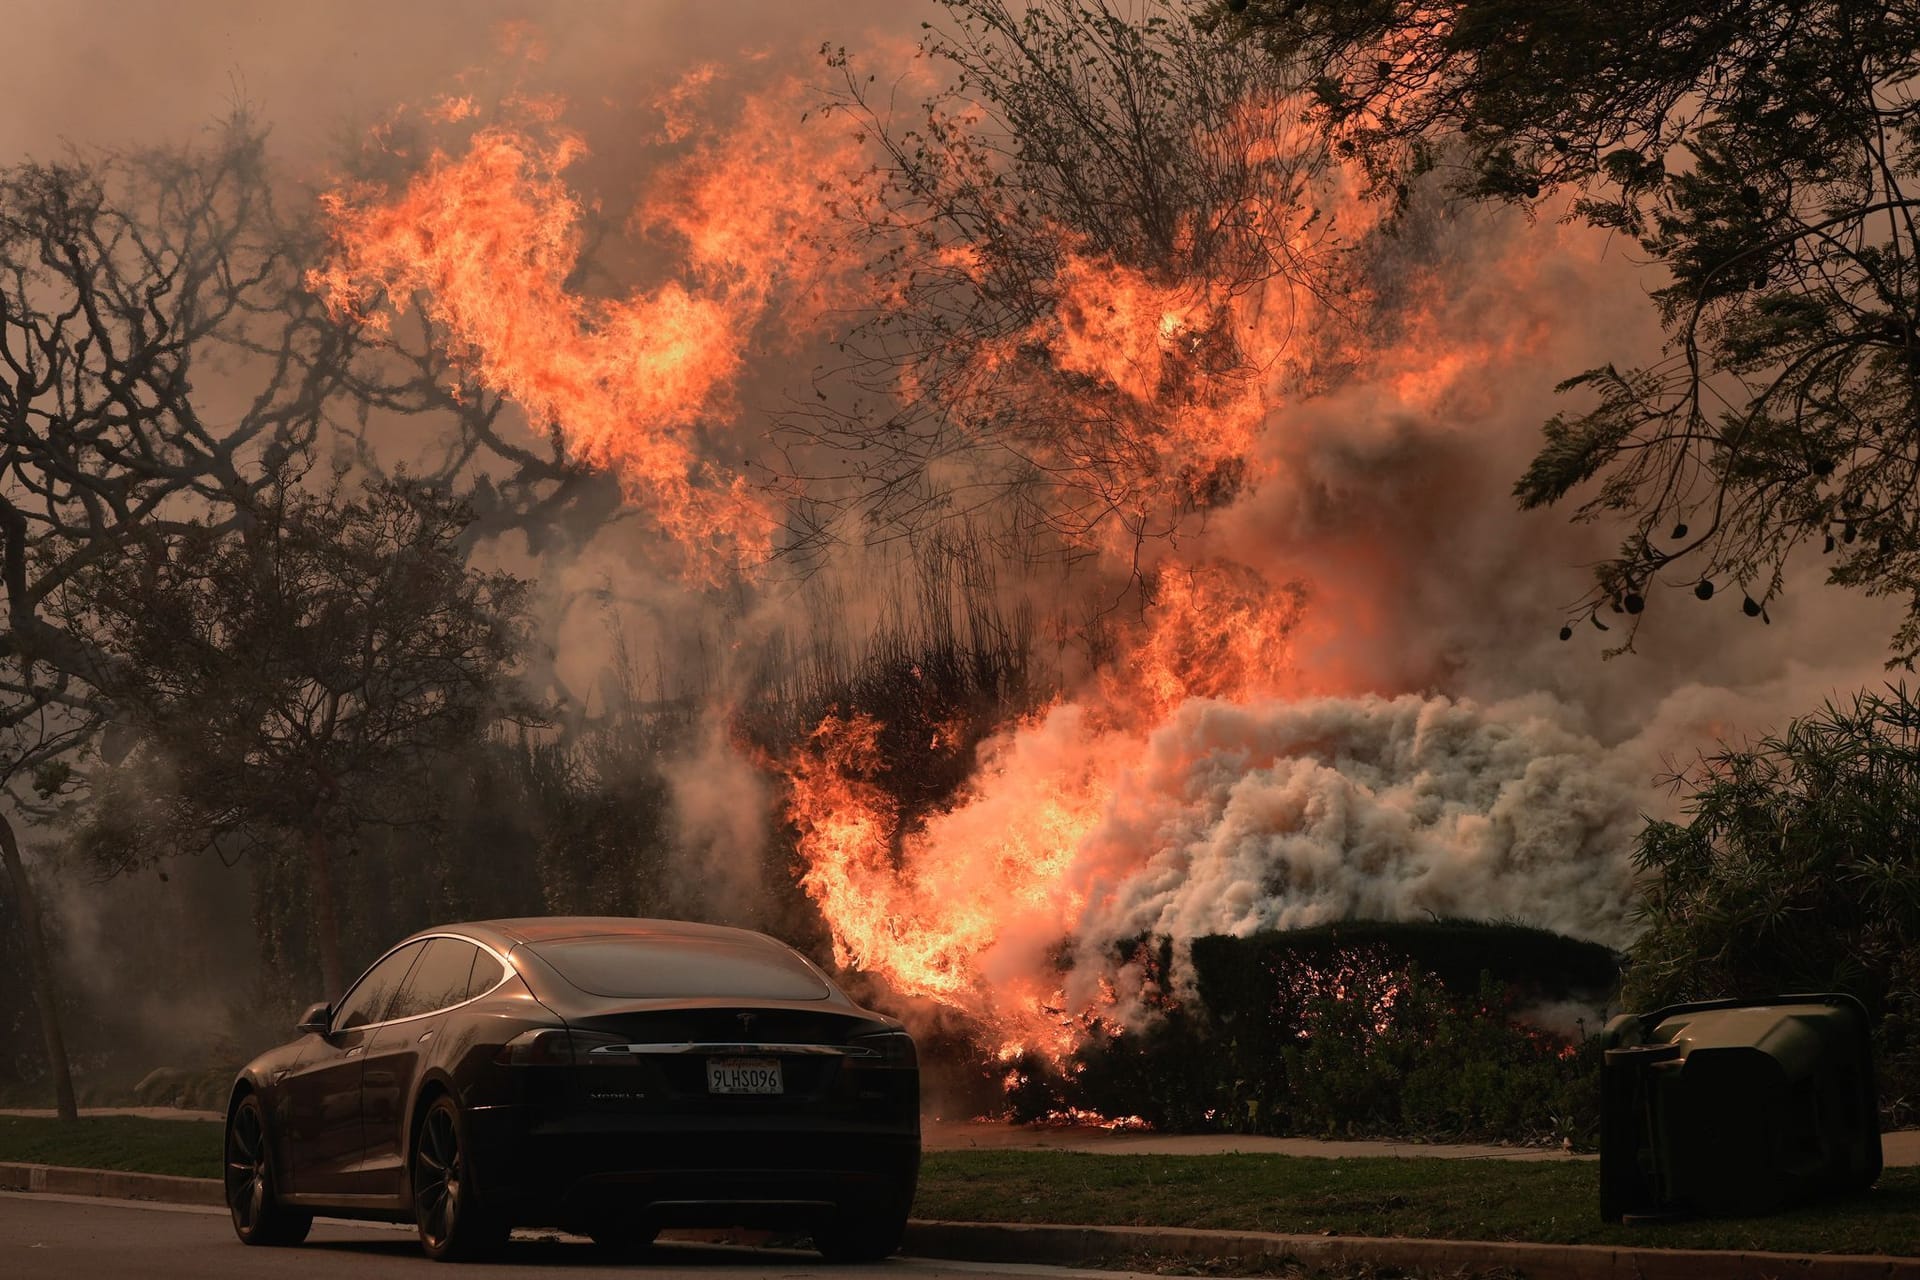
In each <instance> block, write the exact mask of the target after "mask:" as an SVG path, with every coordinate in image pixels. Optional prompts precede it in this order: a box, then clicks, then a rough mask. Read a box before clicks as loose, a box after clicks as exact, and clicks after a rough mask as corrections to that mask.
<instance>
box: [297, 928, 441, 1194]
mask: <svg viewBox="0 0 1920 1280" xmlns="http://www.w3.org/2000/svg"><path fill="white" fill-rule="evenodd" d="M426 945H427V944H426V943H425V942H411V943H408V944H407V945H406V946H404V947H399V948H397V949H395V950H393V951H390V952H388V953H387V954H386V955H385V956H382V957H381V958H380V959H379V960H378V961H376V962H375V963H374V964H373V966H372V967H371V968H369V969H368V970H367V971H366V973H364V974H362V975H361V977H360V980H359V981H358V982H356V983H354V984H353V986H352V987H351V988H349V989H348V991H347V994H346V995H344V996H342V997H341V999H340V1003H339V1004H338V1005H336V1006H335V1007H334V1010H333V1013H332V1015H331V1016H330V1017H329V1018H328V1023H327V1032H326V1034H325V1035H322V1036H317V1037H315V1038H316V1040H317V1041H318V1043H316V1044H315V1045H314V1046H313V1048H312V1050H311V1051H310V1052H308V1053H305V1054H303V1055H301V1058H300V1061H299V1062H298V1063H297V1064H296V1065H295V1066H294V1068H293V1070H291V1071H290V1072H288V1074H287V1077H286V1078H285V1079H284V1080H282V1081H281V1082H280V1089H281V1091H282V1097H283V1098H284V1099H285V1100H286V1116H287V1119H286V1124H287V1153H288V1157H289V1161H290V1163H291V1165H292V1184H293V1185H292V1188H291V1189H292V1190H293V1191H294V1192H296V1193H298V1194H301V1195H323V1196H324V1195H341V1194H352V1193H354V1192H357V1191H359V1190H360V1189H361V1188H360V1187H359V1186H357V1185H356V1181H357V1180H356V1179H355V1177H354V1176H353V1173H352V1172H351V1171H352V1169H353V1167H354V1166H356V1165H357V1164H358V1163H359V1162H360V1160H361V1153H362V1150H363V1149H364V1147H365V1145H366V1140H365V1135H364V1133H363V1132H362V1127H361V1118H360V1105H361V1104H360V1077H361V1074H362V1067H363V1066H364V1059H365V1056H366V1052H367V1045H368V1042H369V1041H370V1040H371V1039H372V1037H373V1034H374V1029H375V1024H376V1023H378V1022H380V1021H382V1020H383V1019H384V1018H385V1017H386V1012H387V1006H388V1005H389V1004H391V1003H392V1001H393V997H394V995H395V994H396V993H397V992H398V991H399V989H400V986H401V984H402V983H403V982H404V981H405V980H406V976H407V971H408V970H409V969H411V968H412V967H413V963H414V961H416V960H418V959H419V958H420V953H421V952H423V951H425V950H426Z"/></svg>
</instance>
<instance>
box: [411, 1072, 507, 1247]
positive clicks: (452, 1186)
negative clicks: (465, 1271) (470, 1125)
mask: <svg viewBox="0 0 1920 1280" xmlns="http://www.w3.org/2000/svg"><path fill="white" fill-rule="evenodd" d="M478 1191H479V1189H478V1187H477V1186H476V1185H475V1184H474V1181H473V1155H472V1151H471V1149H470V1147H469V1144H468V1142H467V1125H466V1121H465V1120H464V1119H463V1118H462V1117H461V1115H460V1108H459V1106H458V1105H457V1104H456V1103H455V1102H454V1100H453V1099H452V1098H450V1097H447V1096H445V1095H442V1096H440V1097H438V1098H435V1099H434V1100H433V1104H432V1105H431V1106H429V1107H428V1108H427V1114H426V1115H425V1116H423V1117H421V1120H420V1136H419V1138H418V1139H417V1140H416V1141H415V1142H414V1144H413V1220H414V1224H415V1225H416V1226H417V1227H418V1228H419V1229H420V1247H421V1248H422V1249H424V1250H426V1253H427V1256H428V1257H429V1258H432V1259H434V1260H435V1261H437V1262H455V1261H464V1260H466V1259H469V1258H481V1257H485V1256H487V1255H488V1254H490V1253H492V1252H494V1251H495V1250H496V1249H498V1248H499V1246H500V1245H501V1244H502V1243H504V1242H505V1241H506V1238H507V1230H508V1227H507V1224H506V1223H505V1222H502V1221H501V1220H500V1219H498V1218H497V1217H495V1216H493V1215H492V1214H489V1213H488V1212H487V1209H486V1206H485V1205H484V1204H482V1203H481V1200H480V1196H479V1194H478Z"/></svg>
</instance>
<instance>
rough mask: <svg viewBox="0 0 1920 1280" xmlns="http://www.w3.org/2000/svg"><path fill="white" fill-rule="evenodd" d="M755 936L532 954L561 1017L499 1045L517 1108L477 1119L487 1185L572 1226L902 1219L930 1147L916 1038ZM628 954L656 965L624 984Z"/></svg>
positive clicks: (530, 1217) (520, 1217) (531, 1212)
mask: <svg viewBox="0 0 1920 1280" xmlns="http://www.w3.org/2000/svg"><path fill="white" fill-rule="evenodd" d="M747 936H748V937H757V935H747ZM573 941H574V942H575V943H576V944H577V943H578V942H579V940H573ZM761 942H764V944H765V946H766V947H769V948H771V947H775V946H777V944H772V943H770V942H766V941H765V940H761ZM760 945H761V944H760V943H755V944H752V945H751V946H749V945H746V944H742V945H740V946H729V945H721V946H714V945H704V946H694V947H692V948H691V950H689V949H688V948H686V947H685V946H684V945H677V944H661V945H656V946H648V945H627V946H625V947H621V946H618V945H612V944H609V945H603V946H598V947H593V948H590V950H591V951H593V952H594V953H595V954H593V955H592V956H590V957H587V958H590V959H591V960H592V961H593V963H591V964H588V963H583V955H584V952H585V950H589V949H587V948H583V947H582V946H580V945H574V946H572V947H571V949H569V948H567V947H562V946H559V945H557V944H556V945H555V946H553V947H551V948H549V947H544V946H538V945H536V946H533V947H530V948H526V949H523V950H522V951H517V952H516V953H515V963H516V965H518V966H519V967H520V969H521V972H522V973H523V974H527V975H528V976H529V977H530V979H531V980H532V982H533V985H534V986H535V989H536V991H538V992H539V994H540V996H541V999H542V1002H543V1003H545V1004H547V1005H548V1007H549V1008H552V1009H553V1010H554V1012H555V1013H556V1014H557V1015H558V1017H557V1021H558V1023H559V1025H557V1026H555V1027H551V1028H541V1029H536V1030H532V1031H529V1032H526V1033H524V1034H522V1035H521V1036H519V1037H517V1038H516V1039H515V1040H514V1041H513V1042H511V1043H510V1044H508V1045H507V1046H505V1047H504V1048H503V1049H502V1050H501V1051H500V1055H499V1060H500V1066H501V1068H502V1074H503V1075H505V1076H506V1077H508V1079H509V1080H510V1081H511V1089H512V1094H513V1097H514V1103H513V1105H511V1106H507V1107H499V1108H492V1109H490V1111H491V1112H492V1114H489V1115H482V1116H476V1121H477V1122H478V1123H479V1124H481V1125H484V1126H486V1130H487V1131H486V1132H485V1133H483V1134H482V1135H481V1140H482V1148H483V1149H484V1150H486V1151H487V1152H488V1153H489V1155H490V1156H491V1157H492V1158H490V1159H488V1161H487V1168H488V1176H487V1178H486V1182H487V1185H488V1189H489V1195H500V1196H502V1197H504V1198H507V1199H510V1200H511V1201H512V1203H513V1206H514V1208H513V1210H512V1216H513V1217H514V1218H515V1220H516V1221H520V1222H528V1223H531V1222H546V1223H551V1224H554V1225H561V1226H572V1227H581V1226H592V1225H594V1224H596V1223H600V1224H604V1223H605V1222H607V1221H608V1220H609V1219H618V1220H621V1221H624V1222H627V1223H643V1224H645V1225H646V1226H647V1227H649V1228H654V1227H662V1226H680V1225H702V1226H706V1225H744V1226H760V1225H764V1226H792V1225H798V1226H803V1227H806V1226H811V1225H813V1224H814V1223H816V1222H817V1221H819V1220H820V1219H821V1218H822V1217H823V1216H831V1215H848V1214H874V1213H882V1214H888V1213H894V1212H897V1214H898V1216H899V1217H901V1218H902V1219H904V1217H905V1213H906V1209H907V1207H908V1205H910V1203H911V1201H912V1196H913V1188H914V1181H915V1178H916V1176H917V1174H918V1169H919V1161H920V1104H919V1069H918V1063H917V1061H916V1057H915V1051H914V1045H913V1041H912V1038H911V1037H910V1036H909V1035H908V1034H907V1033H906V1032H905V1030H903V1029H902V1028H901V1027H900V1026H899V1024H898V1023H897V1022H894V1021H893V1020H891V1019H887V1018H883V1017H881V1016H880V1015H877V1014H874V1013H871V1012H868V1011H866V1010H863V1009H860V1008H859V1007H858V1006H855V1005H853V1004H852V1003H851V1002H850V1001H848V1000H847V999H846V997H845V996H844V995H841V994H840V993H839V992H838V991H837V990H835V989H833V987H832V985H831V983H828V982H827V981H826V980H825V978H824V976H822V975H819V974H818V973H817V971H811V972H809V971H810V966H806V965H805V962H804V961H802V960H800V959H799V957H797V956H795V955H793V953H791V952H785V949H784V948H781V949H780V950H781V951H782V952H785V954H784V955H775V954H773V953H772V952H771V951H762V950H756V949H755V948H757V947H759V946H760ZM543 952H545V953H546V954H543ZM629 962H630V963H632V964H635V965H639V966H643V967H652V968H653V969H654V971H653V972H651V973H641V974H639V975H637V976H635V977H634V978H633V979H632V980H631V981H625V980H622V979H621V977H620V976H619V974H618V972H617V970H618V968H619V966H620V965H621V964H622V963H629ZM763 964H764V965H765V966H766V969H767V971H766V972H757V970H758V969H759V968H760V967H761V966H762V965H763ZM676 965H677V966H678V968H677V970H676V968H675V966H676ZM661 966H664V967H665V969H666V970H668V972H666V973H665V974H663V973H662V972H660V968H661ZM581 982H584V983H586V984H587V986H588V987H590V988H592V989H585V988H582V987H581V986H578V985H576V983H581ZM699 987H720V988H731V989H732V990H731V992H729V991H727V990H717V991H710V992H708V991H699V990H697V988H699ZM632 991H640V992H642V994H639V995H633V994H623V992H632Z"/></svg>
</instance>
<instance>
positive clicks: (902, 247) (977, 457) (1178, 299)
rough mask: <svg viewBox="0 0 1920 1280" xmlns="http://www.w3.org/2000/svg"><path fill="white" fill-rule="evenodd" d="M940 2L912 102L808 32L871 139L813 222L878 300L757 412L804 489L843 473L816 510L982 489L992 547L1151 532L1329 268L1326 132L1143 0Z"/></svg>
mask: <svg viewBox="0 0 1920 1280" xmlns="http://www.w3.org/2000/svg"><path fill="white" fill-rule="evenodd" d="M945 7H946V9H947V12H948V16H949V18H950V25H948V26H946V27H942V28H935V29H930V31H929V34H928V35H927V36H926V38H925V40H924V41H923V42H922V45H921V54H922V56H923V57H924V58H925V59H926V60H927V63H928V66H929V71H928V74H929V75H931V76H934V77H936V78H937V77H939V76H941V75H943V74H945V75H948V76H950V79H949V80H947V81H946V82H944V83H939V84H937V85H936V87H934V88H933V89H932V90H931V91H930V92H929V93H928V95H927V96H926V97H925V99H924V100H923V101H922V102H921V103H920V104H919V105H918V107H917V108H915V109H911V110H900V109H899V108H898V106H897V103H896V101H895V98H896V95H897V93H898V86H897V85H895V86H889V87H888V88H886V89H881V88H878V87H877V86H876V81H875V77H874V76H873V75H871V74H865V75H863V74H861V72H860V68H859V67H858V66H857V65H856V63H855V62H854V60H853V59H852V58H851V57H850V56H849V55H848V54H847V53H846V52H845V51H844V50H837V51H831V52H830V55H829V65H830V66H831V67H832V68H834V69H836V70H837V71H838V72H839V73H840V74H841V77H842V88H841V91H840V93H839V94H838V96H837V98H836V99H835V101H834V102H833V103H832V105H831V110H832V111H833V112H835V113H837V114H838V115H839V116H840V117H842V118H845V119H849V120H852V121H853V122H855V123H856V124H857V126H858V128H859V130H860V132H861V135H862V136H863V137H866V138H868V139H870V141H871V142H872V144H873V145H874V146H875V147H877V149H878V153H879V157H880V160H879V168H878V170H877V173H876V174H875V176H874V178H873V180H872V181H871V182H870V183H869V184H867V185H866V186H865V187H863V188H861V189H858V190H856V191H853V192H850V193H846V194H845V195H844V196H843V198H842V199H841V201H840V203H839V204H838V206H837V207H838V208H839V210H840V212H841V215H842V219H843V222H842V226H841V228H840V229H839V231H838V234H844V235H846V236H848V237H850V239H851V242H852V243H853V244H854V245H855V246H856V247H857V250H858V252H859V253H860V256H861V258H862V260H863V261H865V262H867V263H869V264H871V269H872V271H873V272H874V273H875V292H876V296H877V297H879V298H881V299H884V303H883V304H882V305H878V306H875V307H874V308H873V309H872V310H871V311H870V312H868V313H867V314H866V316H865V318H864V319H862V320H861V321H860V322H859V323H858V324H857V325H856V326H855V327H854V328H853V329H852V330H851V332H850V333H848V334H846V335H845V336H844V338H843V339H842V341H841V343H840V345H839V351H840V352H841V355H842V357H843V358H842V359H841V360H840V361H839V362H837V363H836V364H835V365H833V366H832V367H829V368H827V369H825V370H823V371H822V373H821V374H820V375H819V383H820V388H819V399H818V404H817V407H816V408H814V409H813V410H812V411H810V412H805V413H797V414H794V415H790V416H789V417H788V419H787V421H786V422H785V423H784V424H783V432H782V435H783V438H784V440H785V442H786V443H787V444H788V446H789V448H790V449H791V450H792V451H793V456H794V458H795V459H796V466H797V468H798V469H799V470H801V471H802V472H803V473H804V472H805V471H806V468H807V467H808V466H809V465H813V466H816V467H818V468H819V469H820V470H819V473H818V474H814V475H811V476H806V475H803V477H802V478H806V479H811V480H813V481H814V482H815V483H814V484H813V486H812V492H813V493H814V494H815V495H816V496H818V495H820V494H821V493H822V492H823V491H825V492H829V493H830V492H831V491H832V487H831V486H830V485H823V484H821V483H820V482H821V481H829V480H830V481H831V482H832V483H833V485H838V486H839V489H840V492H841V494H842V495H843V496H842V497H840V498H837V499H833V498H829V499H828V500H826V501H824V503H823V509H822V510H821V511H820V512H819V514H818V515H817V517H816V519H817V521H818V526H819V528H820V529H821V531H822V532H823V533H837V532H839V530H837V529H833V528H832V527H831V526H832V522H833V520H834V518H835V517H837V516H839V515H842V514H845V513H848V512H852V513H857V515H858V516H859V518H860V520H861V521H862V522H863V523H864V526H865V528H866V530H867V533H866V535H865V536H867V537H869V538H872V539H877V540H884V539H888V538H895V537H903V536H912V535H914V534H915V533H917V532H919V531H923V530H925V529H926V528H928V527H929V526H931V525H933V524H936V523H938V522H941V521H946V520H951V519H953V518H955V517H956V516H962V515H965V516H977V515H979V514H980V513H984V512H989V511H991V513H992V519H993V520H994V521H995V522H996V523H997V524H998V526H999V527H1002V528H1005V529H1007V530H1009V532H1010V541H1011V543H1012V546H1013V548H1015V550H1014V551H1013V552H1012V554H1015V555H1018V554H1022V553H1024V552H1027V551H1029V550H1031V549H1033V548H1034V547H1036V546H1038V547H1039V548H1040V549H1041V550H1043V551H1051V552H1053V553H1059V552H1062V551H1064V552H1065V553H1066V554H1067V555H1069V556H1078V555H1085V554H1089V553H1092V552H1094V551H1095V550H1097V549H1098V548H1099V546H1100V544H1101V543H1102V541H1103V540H1106V539H1108V538H1112V539H1113V540H1115V541H1117V542H1121V543H1126V542H1131V543H1133V544H1134V545H1136V546H1138V544H1140V543H1143V542H1146V541H1148V540H1157V539H1161V538H1164V537H1166V536H1168V535H1170V534H1171V533H1173V532H1175V531H1176V530H1178V529H1180V528H1181V527H1183V525H1184V524H1185V523H1187V522H1188V521H1190V520H1191V518H1192V517H1194V515H1195V514H1196V513H1203V512H1205V511H1207V510H1209V509H1211V508H1215V507H1218V506H1221V505H1224V504H1225V503H1226V502H1228V501H1230V500H1231V499H1232V498H1233V496H1234V495H1235V494H1236V493H1238V492H1239V491H1240V490H1241V489H1242V488H1243V487H1244V486H1245V484H1246V483H1247V481H1248V478H1249V473H1250V467H1251V463H1250V460H1249V453H1250V451H1251V450H1250V446H1251V440H1252V437H1253V434H1254V432H1255V429H1256V427H1257V425H1258V422H1259V420H1260V418H1261V416H1262V413H1263V410H1264V400H1263V398H1262V395H1263V391H1264V389H1265V388H1264V382H1265V379H1266V378H1267V377H1268V376H1269V375H1270V374H1271V373H1272V372H1273V367H1274V365H1275V364H1276V363H1277V362H1279V361H1280V360H1281V359H1282V358H1283V354H1284V348H1285V343H1286V335H1287V331H1288V329H1289V326H1290V325H1291V324H1293V323H1294V322H1295V321H1296V320H1297V319H1298V318H1299V308H1300V306H1301V305H1302V302H1303V299H1304V298H1306V297H1308V296H1310V295H1311V294H1312V292H1313V291H1314V290H1315V289H1316V288H1321V287H1324V286H1325V285H1326V283H1327V279H1328V276H1329V272H1330V270H1331V268H1332V265H1333V258H1334V256H1335V255H1334V254H1333V253H1332V250H1331V247H1330V244H1329V240H1328V236H1327V232H1328V225H1329V222H1330V221H1331V220H1330V218H1328V217H1326V216H1324V213H1325V210H1326V206H1325V205H1316V203H1315V201H1316V199H1317V198H1318V197H1320V196H1323V195H1325V194H1326V193H1325V192H1324V191H1323V190H1320V189H1319V188H1318V187H1317V185H1316V184H1317V183H1318V181H1319V179H1320V178H1321V177H1322V173H1323V169H1324V167H1325V164H1326V160H1327V156H1326V153H1325V151H1324V150H1323V148H1322V147H1321V146H1320V144H1319V143H1318V141H1317V140H1316V139H1315V138H1313V137H1312V136H1311V135H1310V134H1309V133H1307V132H1306V131H1304V130H1301V129H1300V128H1299V127H1298V123H1297V115H1298V108H1297V106H1296V105H1295V104H1294V103H1293V99H1292V93H1293V90H1294V88H1295V85H1294V83H1293V80H1292V78H1291V77H1290V75H1288V74H1287V73H1286V72H1285V71H1283V70H1282V69H1280V68H1279V67H1278V66H1277V64H1275V63H1273V62H1271V61H1270V60H1268V59H1265V58H1263V57H1261V56H1259V55H1258V54H1257V53H1255V52H1254V51H1251V50H1249V49H1247V48H1245V47H1244V46H1242V45H1239V44H1236V43H1234V42H1231V41H1225V40H1221V39H1219V38H1217V37H1214V36H1211V35H1209V34H1207V33H1205V32H1203V31H1200V30H1198V29H1196V28H1194V27H1193V26H1192V25H1191V24H1190V22H1189V21H1188V20H1187V19H1186V18H1185V17H1184V15H1183V14H1182V13H1181V11H1180V10H1179V9H1178V8H1177V7H1176V6H1173V5H1171V4H1161V3H1154V4H1149V5H1146V6H1144V7H1143V8H1142V11H1141V12H1139V13H1128V12H1123V11H1122V10H1121V9H1120V8H1117V7H1115V6H1114V5H1111V4H1109V3H1107V2H1106V0H1093V2H1092V3H1082V2H1081V0H1046V2H1044V3H1039V4H1033V5H1029V6H1018V7H1016V6H1012V5H1008V4H1004V3H1001V0H947V3H946V6H945ZM1276 280H1279V281H1282V282H1284V284H1285V286H1286V287H1285V288H1284V289H1280V290H1270V289H1268V288H1267V286H1268V284H1269V283H1270V282H1273V281H1276ZM1296 289H1297V290H1299V291H1301V292H1300V295H1299V296H1297V297H1296V296H1295V293H1294V291H1295V290H1296ZM848 479H851V481H852V483H851V485H850V486H847V485H846V484H845V481H847V480H848Z"/></svg>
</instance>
